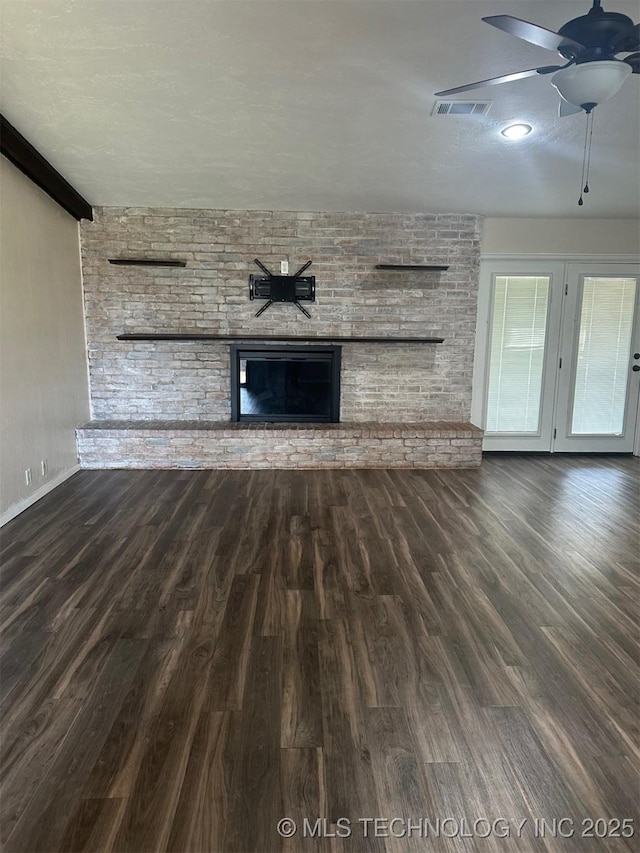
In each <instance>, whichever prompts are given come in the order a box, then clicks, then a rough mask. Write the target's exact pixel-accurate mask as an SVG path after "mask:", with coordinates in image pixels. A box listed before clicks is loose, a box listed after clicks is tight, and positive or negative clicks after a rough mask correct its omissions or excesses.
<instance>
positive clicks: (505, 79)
mask: <svg viewBox="0 0 640 853" xmlns="http://www.w3.org/2000/svg"><path fill="white" fill-rule="evenodd" d="M561 67H562V66H561V65H545V66H543V67H542V68H529V69H528V70H527V71H515V72H514V73H513V74H503V75H502V76H501V77H490V78H489V79H488V80H478V82H477V83H467V84H465V85H464V86H456V87H455V88H453V89H445V90H444V91H442V92H436V98H440V97H442V96H447V95H457V94H458V93H459V92H469V91H471V89H481V88H482V87H483V86H497V85H498V84H499V83H511V82H512V81H513V80H522V79H523V78H524V77H533V76H534V75H536V74H551V73H553V72H554V71H559V70H560V68H561Z"/></svg>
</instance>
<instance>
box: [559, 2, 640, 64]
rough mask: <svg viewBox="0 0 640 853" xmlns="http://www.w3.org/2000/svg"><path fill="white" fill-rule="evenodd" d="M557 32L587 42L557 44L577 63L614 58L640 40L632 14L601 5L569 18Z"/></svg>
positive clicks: (563, 52) (633, 47) (634, 47)
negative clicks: (628, 15) (625, 13)
mask: <svg viewBox="0 0 640 853" xmlns="http://www.w3.org/2000/svg"><path fill="white" fill-rule="evenodd" d="M558 35H561V36H565V37H566V38H569V39H573V40H574V41H577V42H580V44H583V45H584V47H585V49H584V50H578V49H576V47H575V46H574V45H566V44H561V45H560V46H559V47H558V53H560V54H561V55H562V56H564V57H565V58H566V59H574V60H575V61H576V62H577V63H581V62H592V61H593V60H595V59H612V58H613V57H614V56H615V54H616V53H621V52H624V51H625V50H626V51H631V50H635V49H636V47H637V41H638V34H637V30H636V27H635V25H634V23H633V21H632V20H631V18H629V17H627V15H622V14H620V13H619V12H605V11H604V10H603V9H602V7H601V6H594V7H593V8H592V9H591V10H590V11H589V13H588V14H587V15H582V16H581V17H580V18H574V19H573V20H572V21H568V22H567V23H566V24H564V26H562V27H560V29H559V30H558Z"/></svg>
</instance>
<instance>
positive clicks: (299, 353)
mask: <svg viewBox="0 0 640 853" xmlns="http://www.w3.org/2000/svg"><path fill="white" fill-rule="evenodd" d="M339 386H340V347H314V346H308V347H284V346H281V347H272V346H255V347H250V346H242V347H241V346H233V347H232V348H231V404H232V405H231V409H232V412H231V419H232V420H234V421H258V422H260V421H262V422H281V421H284V422H294V423H296V422H297V423H313V422H319V423H323V422H327V421H328V422H337V421H338V420H339V400H340V397H339Z"/></svg>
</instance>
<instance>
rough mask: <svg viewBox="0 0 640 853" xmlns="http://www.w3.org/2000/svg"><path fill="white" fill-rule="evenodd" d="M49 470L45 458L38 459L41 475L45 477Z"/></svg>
mask: <svg viewBox="0 0 640 853" xmlns="http://www.w3.org/2000/svg"><path fill="white" fill-rule="evenodd" d="M48 472H49V463H48V462H47V460H46V459H41V460H40V473H41V474H42V476H43V477H46V476H47V474H48Z"/></svg>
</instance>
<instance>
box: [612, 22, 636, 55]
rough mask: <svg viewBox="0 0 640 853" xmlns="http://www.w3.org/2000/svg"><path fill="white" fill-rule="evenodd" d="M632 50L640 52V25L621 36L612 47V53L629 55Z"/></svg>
mask: <svg viewBox="0 0 640 853" xmlns="http://www.w3.org/2000/svg"><path fill="white" fill-rule="evenodd" d="M632 50H640V24H636V25H635V27H633V29H632V30H631V31H630V32H628V33H627V34H626V35H625V36H623V37H622V38H621V39H620V41H619V42H618V43H617V44H616V45H615V46H614V48H613V53H614V54H616V53H629V52H630V51H632Z"/></svg>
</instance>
